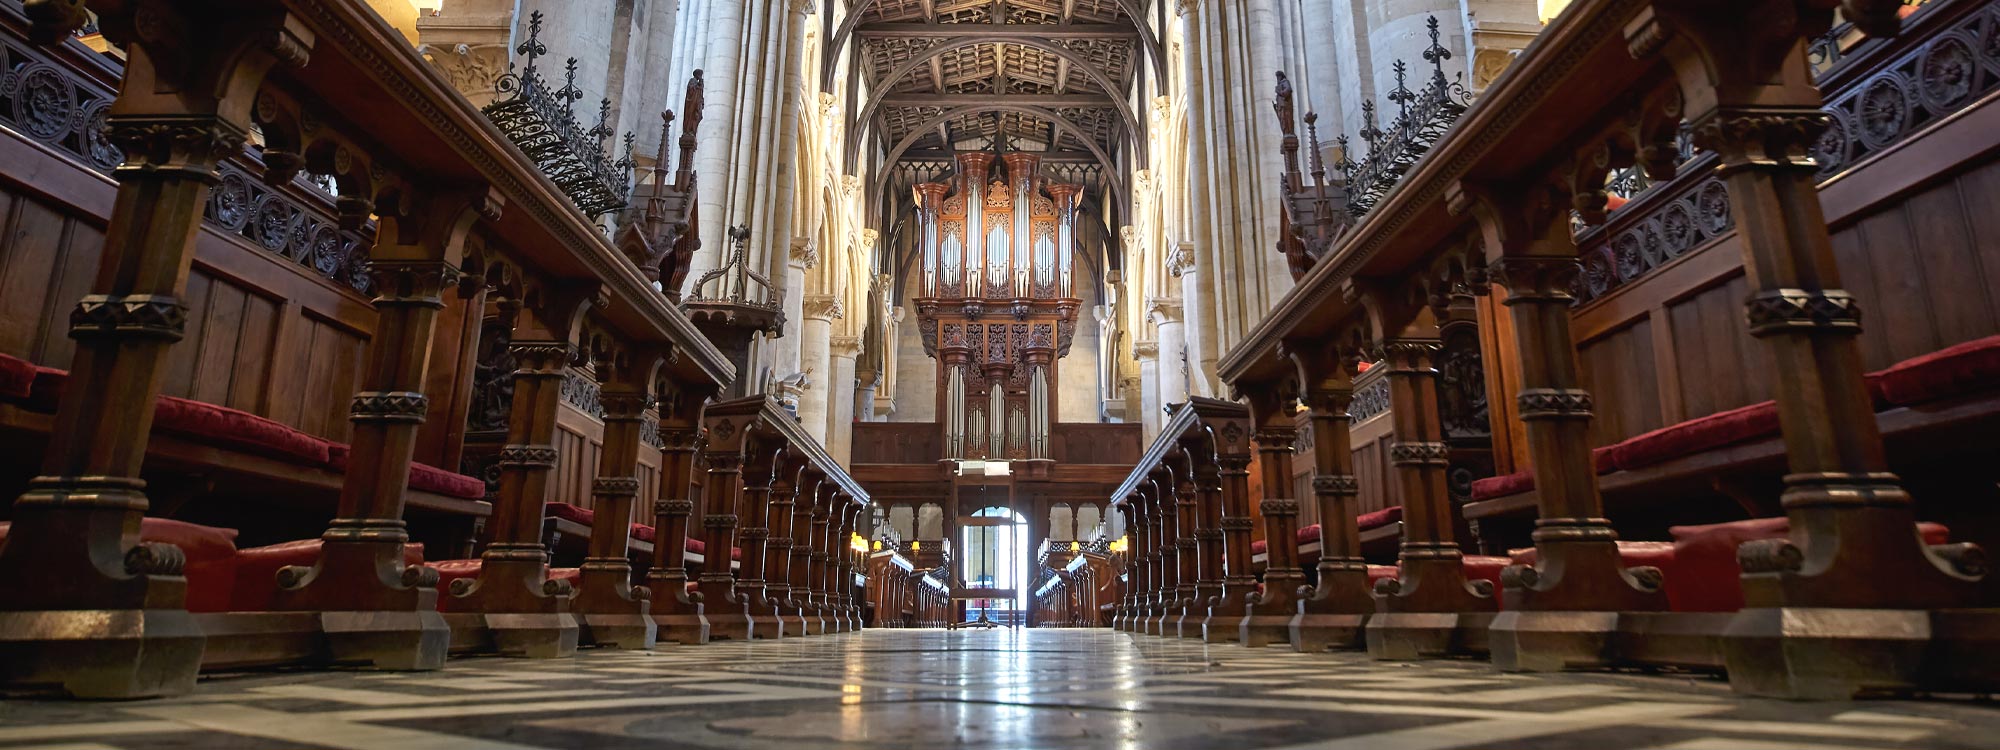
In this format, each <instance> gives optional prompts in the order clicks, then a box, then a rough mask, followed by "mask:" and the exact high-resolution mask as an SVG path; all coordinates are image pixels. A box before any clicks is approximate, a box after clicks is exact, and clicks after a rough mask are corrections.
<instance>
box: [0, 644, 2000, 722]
mask: <svg viewBox="0 0 2000 750" xmlns="http://www.w3.org/2000/svg"><path fill="white" fill-rule="evenodd" d="M861 746H866V747H870V748H877V749H879V750H905V749H907V750H929V749H930V748H952V747H970V748H984V747H994V748H1001V747H1004V748H1100V747H1101V748H1143V749H1145V750H1177V749H1180V748H1226V749H1227V750H1252V749H1255V748H1316V749H1326V750H1333V749H1336V748H1356V749H1357V750H1432V749H1435V750H1444V749H1446V748H1496V749H1498V748H1505V749H1508V750H1515V749H1528V748H1564V749H1570V748H1574V749H1577V750H1584V749H1588V750H1613V749H1626V748H1630V749H1633V750H1637V749H1640V748H1649V749H1655V750H1666V749H1669V748H1671V749H1672V750H1790V749H1793V748H1812V749H1814V750H1858V749H1860V748H1875V749H1886V748H2000V706H1996V705H1993V704H1988V703H1978V702H1968V701H1948V700H1928V701H1870V702H1857V703H1786V702H1780V701H1765V700H1744V699H1738V698H1736V697H1734V696H1732V695H1730V693H1729V691H1728V687H1727V685H1725V684H1724V683H1722V682H1721V681H1719V680H1714V679H1708V678H1689V677H1685V676H1680V677H1674V676H1647V675H1606V674H1564V675H1507V674H1498V673H1495V672H1493V671H1492V670H1490V669H1489V668H1487V666H1486V665H1484V664H1483V663H1474V662H1451V661H1444V662H1416V663H1404V662H1374V661H1370V660H1368V659H1367V658H1365V657H1363V656H1360V655H1353V654H1345V655H1343V654H1328V655H1320V656H1304V655H1298V654H1292V653H1289V652H1285V651H1282V650H1277V649H1272V650H1265V651H1250V650H1246V649H1243V648H1240V647H1235V646H1220V647H1216V646H1203V645H1201V644H1199V643H1186V642H1182V641H1170V640H1162V639H1159V638H1153V637H1137V636H1131V635H1127V634H1124V633H1115V632H1112V631H1108V630H997V631H973V632H946V631H942V630H871V631H867V632H863V633H856V634H849V635H838V636H829V637H817V638H805V639H786V640H783V641H764V642H756V643H717V644H714V645H710V646H704V647H681V646H666V647H663V648H662V649H661V650H659V651H656V652H651V653H636V652H615V651H587V652H585V653H583V654H582V655H580V656H577V657H576V658H574V659H564V660H558V661H528V660H514V659H497V658H477V659H459V660H454V661H453V662H452V663H451V665H450V667H449V668H448V669H446V670H445V671H443V672H433V673H427V674H380V673H366V672H278V673H269V672H266V673H251V674H241V675H220V676H216V677H212V678H205V679H203V680H202V682H201V684H200V687H199V688H198V689H197V690H196V691H195V693H194V694H193V695H190V696H185V697H181V698H176V699H170V700H154V701H141V702H130V703H76V702H61V701H7V702H0V750H23V749H24V748H38V749H42V750H47V749H48V748H61V749H62V750H135V749H137V748H259V749H260V750H261V749H266V748H269V749H281V748H354V749H355V750H410V749H418V750H445V749H447V748H450V749H453V750H456V749H459V748H468V749H475V750H479V749H493V750H501V749H508V750H513V749H520V748H593V749H596V748H603V749H605V750H611V749H614V748H641V747H644V748H764V747H783V748H788V749H797V750H816V749H818V748H835V747H861Z"/></svg>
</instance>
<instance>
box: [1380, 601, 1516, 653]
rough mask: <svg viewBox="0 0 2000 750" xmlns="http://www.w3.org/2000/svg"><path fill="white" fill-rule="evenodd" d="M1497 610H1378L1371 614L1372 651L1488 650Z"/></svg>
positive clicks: (1438, 651) (1477, 651)
mask: <svg viewBox="0 0 2000 750" xmlns="http://www.w3.org/2000/svg"><path fill="white" fill-rule="evenodd" d="M1496 614H1497V613H1494V612H1377V613H1375V614H1374V615H1371V616H1369V618H1368V625H1367V627H1366V628H1364V629H1365V630H1366V631H1367V641H1368V655H1369V656H1370V657H1372V658H1375V659H1382V660H1409V659H1421V658H1427V657H1440V656H1477V657H1484V656H1486V654H1487V650H1488V647H1487V640H1486V630H1487V628H1488V627H1489V626H1491V625H1492V624H1493V618H1494V616H1495V615H1496Z"/></svg>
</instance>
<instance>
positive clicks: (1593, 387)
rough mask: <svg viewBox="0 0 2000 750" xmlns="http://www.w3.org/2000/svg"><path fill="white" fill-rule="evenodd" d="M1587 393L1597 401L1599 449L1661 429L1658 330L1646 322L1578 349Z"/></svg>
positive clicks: (1594, 424)
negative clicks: (1655, 337) (1655, 347)
mask: <svg viewBox="0 0 2000 750" xmlns="http://www.w3.org/2000/svg"><path fill="white" fill-rule="evenodd" d="M1577 365H1578V370H1579V371H1580V374H1581V375H1582V376H1583V387H1584V388H1586V389H1588V390H1589V391H1590V393H1591V395H1592V396H1593V397H1594V399H1595V401H1596V404H1597V410H1596V418H1595V419H1592V420H1591V422H1590V427H1591V438H1592V440H1594V441H1595V444H1596V445H1609V444H1611V443H1615V442H1618V441H1619V440H1623V439H1625V438H1628V437H1631V436H1633V435H1637V434H1639V433H1642V432H1645V431H1647V430H1652V429H1655V428H1658V427H1660V425H1661V422H1660V393H1659V387H1658V384H1657V378H1656V368H1655V366H1654V362H1653V324H1652V321H1650V320H1647V319H1645V318H1641V319H1639V321H1638V322H1637V323H1634V324H1632V325H1630V326H1627V327H1625V328H1623V329H1620V330H1618V331H1615V332H1613V333H1610V334H1607V335H1605V336H1603V337H1601V338H1598V339H1597V340H1595V341H1589V342H1585V343H1583V344H1580V345H1578V346H1577Z"/></svg>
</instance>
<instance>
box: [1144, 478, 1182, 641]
mask: <svg viewBox="0 0 2000 750" xmlns="http://www.w3.org/2000/svg"><path fill="white" fill-rule="evenodd" d="M1142 486H1144V487H1146V488H1147V489H1146V500H1147V502H1148V503H1150V504H1151V505H1152V508H1151V514H1152V521H1151V522H1152V534H1153V539H1154V544H1155V545H1156V549H1157V550H1158V551H1157V552H1156V553H1155V556H1154V558H1153V571H1154V578H1153V609H1154V612H1153V616H1152V617H1151V618H1148V619H1147V620H1146V632H1147V633H1149V634H1151V635H1166V622H1167V618H1168V617H1169V616H1171V615H1170V613H1171V612H1172V611H1173V610H1174V609H1175V608H1177V607H1179V606H1180V593H1179V589H1180V581H1179V578H1180V531H1179V529H1178V528H1177V527H1178V526H1179V525H1180V524H1179V523H1178V521H1179V520H1180V519H1179V517H1178V515H1179V512H1180V510H1179V508H1177V507H1176V502H1175V500H1174V490H1173V480H1172V476H1171V475H1170V474H1169V473H1168V472H1167V470H1166V467H1164V466H1157V465H1156V466H1154V467H1153V470H1152V471H1151V472H1150V473H1149V474H1148V478H1147V480H1146V481H1145V482H1143V483H1142Z"/></svg>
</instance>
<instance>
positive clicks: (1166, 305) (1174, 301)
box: [1146, 297, 1186, 326]
mask: <svg viewBox="0 0 2000 750" xmlns="http://www.w3.org/2000/svg"><path fill="white" fill-rule="evenodd" d="M1185 312H1186V308H1185V307H1184V306H1183V305H1182V304H1181V298H1179V297H1148V298H1146V317H1147V318H1149V319H1151V320H1152V321H1153V325H1156V326H1163V325H1167V324H1169V323H1179V322H1181V320H1182V316H1183V314H1184V313H1185Z"/></svg>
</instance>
